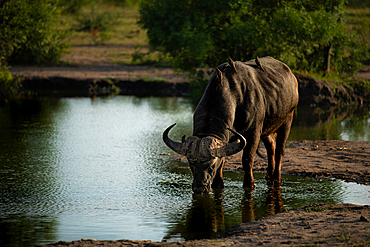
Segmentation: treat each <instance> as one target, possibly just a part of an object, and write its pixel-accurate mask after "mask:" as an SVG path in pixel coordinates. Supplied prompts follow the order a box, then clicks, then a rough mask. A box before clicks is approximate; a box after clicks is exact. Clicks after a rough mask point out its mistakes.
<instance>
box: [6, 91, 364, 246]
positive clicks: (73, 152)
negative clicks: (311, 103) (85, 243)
mask: <svg viewBox="0 0 370 247" xmlns="http://www.w3.org/2000/svg"><path fill="white" fill-rule="evenodd" d="M309 110H311V111H312V112H313V111H314V109H308V110H307V109H304V110H301V108H298V110H297V112H296V120H295V122H294V127H293V129H292V134H291V137H290V138H291V140H300V139H311V138H315V139H331V138H332V139H335V138H339V139H348V140H367V141H369V140H370V138H369V129H370V128H369V127H370V123H369V111H368V110H363V109H361V110H357V111H358V112H359V113H358V112H356V110H352V109H350V111H352V113H342V112H339V113H338V112H337V113H333V114H334V115H332V116H331V115H329V113H328V111H325V113H320V114H321V115H320V114H319V116H321V117H319V118H318V119H319V121H313V120H312V119H313V118H314V117H313V116H317V115H310V116H309V117H308V120H304V119H302V117H301V116H303V115H307V114H306V113H307V111H309ZM193 111H194V106H192V105H191V104H190V103H188V102H187V101H186V100H185V99H181V98H136V97H124V96H118V97H112V98H96V99H90V98H66V99H40V100H31V101H23V102H12V103H8V104H5V105H2V106H0V136H1V140H0V173H1V177H0V246H32V245H35V244H45V243H49V242H56V241H59V240H66V241H71V240H78V239H81V238H95V239H102V240H104V239H105V240H108V239H116V240H118V239H136V240H153V241H161V240H169V241H173V240H188V239H196V238H211V237H217V236H219V235H222V234H223V233H224V232H225V231H227V230H229V229H231V228H232V227H234V226H235V225H237V224H239V223H242V222H248V221H250V220H255V219H258V218H261V217H264V216H267V215H272V214H274V213H276V212H279V211H281V210H282V209H283V208H294V207H299V206H304V205H308V204H313V203H355V204H370V198H369V187H368V186H364V185H357V184H353V183H344V182H342V181H332V180H323V181H317V180H313V179H307V178H300V177H294V176H283V184H282V186H281V189H280V190H272V189H271V188H268V187H267V186H266V182H265V179H264V177H263V174H258V173H256V174H255V176H256V185H257V188H256V189H255V190H254V191H252V192H245V191H244V190H243V189H242V178H243V174H242V173H239V172H225V186H226V188H225V189H224V190H223V191H222V192H216V191H215V192H213V193H211V194H210V195H206V196H194V195H193V193H192V191H191V182H192V175H191V172H190V171H189V169H188V168H187V164H184V163H181V162H177V161H173V160H169V159H167V158H166V156H165V155H160V154H165V153H169V152H170V150H169V149H168V148H167V147H166V146H165V144H164V143H163V141H162V132H163V130H164V129H165V128H166V127H168V126H169V125H170V124H172V123H174V122H177V123H178V124H177V126H176V127H175V128H174V129H173V130H172V131H171V133H170V136H171V138H173V139H175V140H181V137H182V136H183V135H184V134H185V135H187V136H189V135H190V134H191V129H192V113H193ZM302 112H303V113H305V114H303V113H302ZM347 112H348V111H347ZM343 114H347V115H345V117H342V116H343ZM323 116H325V117H326V116H331V117H329V118H324V117H323ZM304 133H307V135H306V136H305V135H304Z"/></svg>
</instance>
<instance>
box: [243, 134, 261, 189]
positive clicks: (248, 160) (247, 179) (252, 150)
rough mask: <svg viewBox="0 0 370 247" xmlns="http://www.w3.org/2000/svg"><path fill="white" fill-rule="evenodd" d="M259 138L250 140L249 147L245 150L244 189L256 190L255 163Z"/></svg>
mask: <svg viewBox="0 0 370 247" xmlns="http://www.w3.org/2000/svg"><path fill="white" fill-rule="evenodd" d="M258 142H259V137H258V138H257V137H256V138H253V139H252V140H248V142H247V146H246V147H245V148H244V150H243V158H242V164H243V169H244V172H245V175H244V182H243V188H254V178H253V171H252V170H253V163H254V156H255V155H256V151H257V148H258Z"/></svg>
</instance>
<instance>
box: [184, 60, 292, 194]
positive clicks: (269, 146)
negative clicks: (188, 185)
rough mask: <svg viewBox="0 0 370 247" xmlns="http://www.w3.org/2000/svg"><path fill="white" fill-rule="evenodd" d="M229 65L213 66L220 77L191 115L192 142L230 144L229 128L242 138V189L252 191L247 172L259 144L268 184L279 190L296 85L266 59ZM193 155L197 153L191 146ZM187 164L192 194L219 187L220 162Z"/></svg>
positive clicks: (284, 69) (285, 69) (281, 66)
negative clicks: (265, 159) (195, 139)
mask: <svg viewBox="0 0 370 247" xmlns="http://www.w3.org/2000/svg"><path fill="white" fill-rule="evenodd" d="M234 65H235V67H234ZM234 65H233V64H232V63H230V62H229V63H224V64H222V65H220V66H218V67H217V69H218V70H219V71H217V70H216V72H215V73H214V74H213V76H212V78H211V79H210V82H209V83H208V85H207V88H206V90H205V92H204V94H203V97H202V99H201V100H200V102H199V104H198V106H197V108H196V110H195V113H194V118H193V137H198V138H199V139H200V140H202V139H203V138H205V137H208V138H215V139H217V140H220V141H221V142H223V143H230V142H232V141H235V140H234V139H235V135H234V134H233V133H232V132H230V131H229V130H228V128H230V129H232V130H235V131H236V132H239V133H240V134H242V135H243V136H244V137H245V139H246V141H247V144H246V146H245V148H244V149H243V158H242V164H243V168H244V171H245V177H244V184H243V187H245V188H253V187H254V178H253V174H252V167H253V162H254V156H255V154H256V151H257V148H258V143H259V140H260V139H262V141H263V143H264V144H265V147H266V150H267V154H268V171H267V179H268V181H269V182H270V183H272V182H275V183H276V184H277V185H279V184H280V182H281V175H280V172H281V163H282V159H283V156H284V151H285V142H286V140H287V138H288V135H289V132H290V127H291V123H292V120H293V113H294V109H295V107H296V106H297V104H298V82H297V79H296V78H295V76H294V75H293V74H292V72H291V71H290V69H289V67H288V66H286V65H285V64H284V63H282V62H280V61H278V60H276V59H274V58H271V57H263V58H260V59H259V66H257V63H256V61H255V60H251V61H248V62H239V61H236V62H235V63H234ZM261 66H263V69H261V68H262V67H261ZM220 72H221V74H220ZM217 73H218V74H217ZM275 134H276V136H277V137H276V142H275ZM189 138H190V137H189ZM187 147H188V148H191V145H190V146H189V145H188V146H187ZM192 149H193V150H197V148H196V147H195V146H194V147H192ZM184 154H185V155H186V152H184ZM188 160H189V163H190V167H191V169H192V171H193V175H194V182H193V190H194V192H199V193H204V192H207V191H209V187H210V183H212V187H219V188H222V187H223V179H222V166H223V162H224V159H223V158H209V159H208V160H207V161H205V160H197V159H194V160H191V159H189V157H188ZM205 178H207V179H205ZM206 183H208V184H206Z"/></svg>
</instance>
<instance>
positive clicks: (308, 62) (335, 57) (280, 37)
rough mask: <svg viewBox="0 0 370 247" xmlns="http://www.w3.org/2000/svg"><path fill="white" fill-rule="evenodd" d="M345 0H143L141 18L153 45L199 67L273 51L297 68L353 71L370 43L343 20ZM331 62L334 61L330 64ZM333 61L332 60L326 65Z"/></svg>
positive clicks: (186, 65)
mask: <svg viewBox="0 0 370 247" xmlns="http://www.w3.org/2000/svg"><path fill="white" fill-rule="evenodd" d="M344 4H345V0H328V1H319V0H303V1H302V0H285V1H283V0H279V1H270V0H240V1H231V0H218V1H214V0H208V1H201V0H190V1H189V0H143V1H142V3H141V6H140V14H141V15H140V20H139V24H140V25H141V26H142V28H143V29H146V30H147V34H148V38H149V44H150V46H151V49H152V50H155V49H156V50H160V51H161V52H163V53H165V54H168V55H170V56H171V57H172V58H173V61H174V65H175V67H177V68H180V69H182V70H184V71H188V72H192V73H194V72H195V69H196V67H199V66H200V67H211V68H212V67H214V66H217V65H218V64H220V63H222V62H224V61H225V59H226V58H227V57H229V56H230V57H231V58H233V59H234V60H241V61H246V60H249V59H253V58H255V57H256V56H260V57H261V56H266V55H269V56H273V57H275V58H277V59H280V60H282V61H284V62H285V63H287V64H288V65H289V66H290V67H291V68H293V69H297V70H305V71H313V72H319V71H324V70H327V71H329V70H330V68H331V67H334V66H335V67H336V68H337V70H340V71H345V72H347V73H355V72H357V71H358V70H359V66H360V62H362V61H363V60H364V59H365V57H366V55H367V54H368V53H367V48H366V45H364V42H363V41H362V40H361V39H358V37H357V36H356V33H348V32H347V29H346V25H345V13H344V8H345V5H344ZM329 62H330V64H329ZM328 64H329V65H328Z"/></svg>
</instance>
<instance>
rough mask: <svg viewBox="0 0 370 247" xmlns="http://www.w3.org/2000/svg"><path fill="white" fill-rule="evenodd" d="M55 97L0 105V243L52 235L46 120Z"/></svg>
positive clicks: (52, 179)
mask: <svg viewBox="0 0 370 247" xmlns="http://www.w3.org/2000/svg"><path fill="white" fill-rule="evenodd" d="M60 107H63V104H62V103H61V101H60V100H27V101H16V102H9V103H7V104H5V105H2V106H1V107H0V118H1V121H0V136H1V140H0V164H1V166H0V172H1V174H2V175H1V177H0V246H7V245H14V246H16V245H18V246H32V245H35V244H37V243H38V241H39V240H40V239H50V240H54V239H56V233H55V232H56V230H57V226H58V221H57V218H56V217H55V216H52V215H51V214H50V211H53V209H52V208H53V206H52V205H54V202H55V200H57V197H58V196H59V195H58V194H56V193H57V188H58V186H59V185H58V179H57V178H56V176H55V173H56V172H55V168H54V167H53V164H51V162H48V160H49V158H50V157H49V156H50V152H51V150H52V149H53V140H52V138H53V135H52V134H51V133H52V131H53V130H52V127H50V126H51V123H52V121H53V114H54V110H57V109H58V108H60Z"/></svg>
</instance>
